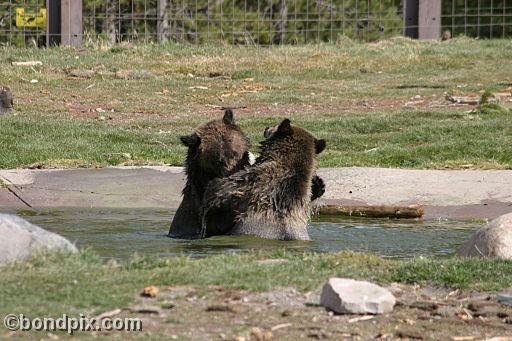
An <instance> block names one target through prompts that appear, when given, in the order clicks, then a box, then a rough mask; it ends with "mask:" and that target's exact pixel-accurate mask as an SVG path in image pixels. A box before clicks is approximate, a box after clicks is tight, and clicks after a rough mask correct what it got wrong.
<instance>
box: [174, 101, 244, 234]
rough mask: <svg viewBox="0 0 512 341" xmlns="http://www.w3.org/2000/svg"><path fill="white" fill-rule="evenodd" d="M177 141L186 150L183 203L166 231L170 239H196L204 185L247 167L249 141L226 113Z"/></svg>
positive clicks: (231, 116)
mask: <svg viewBox="0 0 512 341" xmlns="http://www.w3.org/2000/svg"><path fill="white" fill-rule="evenodd" d="M181 142H182V143H183V144H184V145H185V146H187V147H188V151H187V158H186V162H185V173H186V175H187V182H186V184H185V188H184V189H183V200H182V202H181V204H180V206H179V207H178V210H177V211H176V214H175V215H174V219H173V221H172V223H171V228H170V229H169V234H168V235H169V236H170V237H197V236H198V234H199V232H200V230H201V203H202V199H203V193H204V190H205V187H206V185H207V184H208V183H209V182H210V181H211V180H212V179H215V178H220V177H225V176H228V175H230V174H232V173H234V172H236V171H239V170H241V169H243V167H244V166H246V165H249V155H248V151H249V141H248V139H247V137H246V136H245V134H244V133H243V132H242V130H241V129H240V127H238V126H237V125H236V124H235V120H234V118H233V112H232V111H231V110H226V111H225V112H224V117H223V118H222V119H220V120H213V121H210V122H208V123H206V124H204V125H202V126H200V127H199V128H197V130H196V131H195V132H194V133H193V134H191V135H188V136H182V137H181Z"/></svg>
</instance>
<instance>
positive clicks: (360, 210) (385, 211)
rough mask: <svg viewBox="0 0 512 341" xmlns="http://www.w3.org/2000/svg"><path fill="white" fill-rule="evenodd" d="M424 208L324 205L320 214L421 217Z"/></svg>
mask: <svg viewBox="0 0 512 341" xmlns="http://www.w3.org/2000/svg"><path fill="white" fill-rule="evenodd" d="M423 213H424V212H423V208H422V207H421V206H419V205H410V206H365V205H324V206H320V207H319V208H318V214H319V215H326V216H349V217H366V218H409V219H410V218H421V217H422V216H423Z"/></svg>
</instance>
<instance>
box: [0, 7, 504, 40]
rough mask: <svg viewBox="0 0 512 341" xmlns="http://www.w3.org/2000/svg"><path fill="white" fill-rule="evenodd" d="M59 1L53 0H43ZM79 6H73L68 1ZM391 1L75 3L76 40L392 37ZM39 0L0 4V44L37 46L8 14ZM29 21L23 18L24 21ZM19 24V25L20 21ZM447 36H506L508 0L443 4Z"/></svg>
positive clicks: (395, 28)
mask: <svg viewBox="0 0 512 341" xmlns="http://www.w3.org/2000/svg"><path fill="white" fill-rule="evenodd" d="M47 1H59V0H47ZM71 1H80V0H71ZM403 3H404V1H399V0H83V14H82V15H83V25H82V27H83V41H84V42H85V43H87V42H96V41H98V40H104V41H108V42H112V43H116V42H122V41H134V42H140V41H142V42H157V41H174V42H178V43H183V44H204V43H220V44H240V45H273V44H307V43H318V42H338V41H339V40H340V39H343V37H348V38H351V39H356V40H361V41H374V40H378V39H382V38H387V37H390V36H396V35H400V34H402V33H403V31H404V27H403V22H404V21H403V7H404V5H403ZM45 5H46V1H45V0H10V1H5V0H4V1H2V0H0V44H2V45H26V44H35V45H42V44H44V34H45V28H44V27H37V26H19V25H18V24H19V23H17V22H16V14H17V13H16V11H17V10H19V8H23V9H24V10H25V12H27V13H38V12H39V11H40V9H42V8H45ZM29 19H30V18H29ZM25 24H26V23H25ZM441 24H442V29H443V31H445V30H448V31H449V32H450V33H451V36H457V35H466V36H471V37H480V38H498V37H511V36H512V0H508V1H506V0H485V1H484V0H473V1H470V0H443V1H442V13H441Z"/></svg>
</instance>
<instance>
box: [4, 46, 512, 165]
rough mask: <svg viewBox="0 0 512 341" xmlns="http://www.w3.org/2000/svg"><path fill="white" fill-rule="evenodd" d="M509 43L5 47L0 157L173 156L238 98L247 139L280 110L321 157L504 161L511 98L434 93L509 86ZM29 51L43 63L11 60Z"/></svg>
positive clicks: (124, 160) (70, 161)
mask: <svg viewBox="0 0 512 341" xmlns="http://www.w3.org/2000/svg"><path fill="white" fill-rule="evenodd" d="M509 46H510V41H508V40H493V41H477V40H469V39H463V38H461V39H454V40H451V41H448V42H445V43H440V42H420V41H411V40H407V39H403V38H396V39H394V40H390V41H383V42H378V43H375V44H359V43H355V42H351V41H346V42H344V43H343V44H340V45H335V46H333V45H325V46H323V45H320V46H289V47H280V48H272V49H256V48H238V47H211V46H204V47H196V48H193V47H183V46H174V45H166V46H157V45H155V46H124V47H113V48H110V47H104V48H103V47H98V46H96V47H89V48H84V49H80V50H74V49H69V48H58V49H49V50H44V49H41V50H37V49H2V55H3V56H4V58H2V60H0V66H1V67H0V80H1V85H7V86H10V87H11V88H12V90H13V93H14V97H15V106H16V115H4V116H2V117H1V118H0V136H1V140H0V150H1V152H0V168H14V167H28V166H41V167H49V166H64V167H94V166H106V165H113V164H115V165H117V164H135V165H137V164H141V165H142V164H162V163H165V164H172V165H181V164H182V162H183V160H184V151H185V149H184V147H183V146H181V145H180V144H179V139H178V137H179V136H180V135H183V134H186V133H189V132H191V131H192V130H193V129H194V128H195V127H196V126H197V125H198V124H201V123H202V122H205V121H207V120H209V119H211V118H213V117H220V115H221V112H220V111H219V110H216V109H215V106H245V107H246V108H245V109H240V110H237V111H236V112H237V113H236V115H237V117H238V123H239V124H240V125H241V126H242V128H243V129H244V130H245V131H246V132H247V133H248V134H249V136H250V138H251V140H252V142H253V144H254V149H255V150H257V147H256V146H257V142H258V141H260V140H261V135H262V131H263V129H264V127H266V126H268V125H270V124H275V123H276V122H278V121H279V120H280V119H282V118H283V117H291V118H292V121H293V122H295V123H297V124H299V125H302V126H304V127H306V128H307V129H309V130H311V131H312V132H313V133H314V134H315V135H316V136H318V137H322V138H326V139H327V141H328V148H327V150H326V151H325V152H324V153H322V154H321V156H320V166H322V167H341V166H373V167H403V168H431V169H436V168H496V169H503V168H512V130H511V129H512V115H511V114H510V112H509V111H508V109H507V110H503V111H501V112H500V111H498V112H489V111H485V112H468V111H469V110H471V109H472V107H469V106H465V107H460V106H459V107H454V106H448V105H446V102H445V99H444V96H445V94H449V95H473V96H479V95H480V94H481V92H482V91H483V90H489V91H491V92H495V93H507V92H508V93H510V92H511V87H512V83H511V82H510V80H511V79H512V50H511V49H510V48H509ZM27 60H40V61H42V63H43V64H42V66H34V67H22V66H12V65H11V64H10V63H11V62H12V61H27ZM34 80H37V83H35V82H34ZM509 98H510V97H509ZM405 104H407V105H406V106H404V105H405ZM504 104H505V105H507V104H508V105H510V103H509V102H508V99H507V103H504ZM212 106H213V107H212Z"/></svg>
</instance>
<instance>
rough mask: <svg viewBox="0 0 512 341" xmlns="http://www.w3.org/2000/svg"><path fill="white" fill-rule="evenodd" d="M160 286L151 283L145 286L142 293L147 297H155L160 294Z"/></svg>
mask: <svg viewBox="0 0 512 341" xmlns="http://www.w3.org/2000/svg"><path fill="white" fill-rule="evenodd" d="M158 291H159V290H158V287H155V286H154V285H150V286H148V287H145V288H144V290H143V291H142V293H141V295H142V296H145V297H151V298H154V297H156V295H158Z"/></svg>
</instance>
